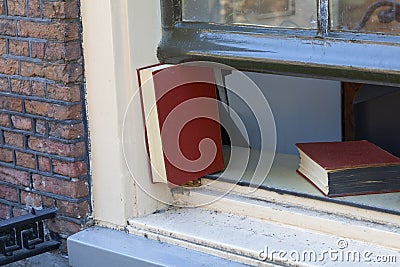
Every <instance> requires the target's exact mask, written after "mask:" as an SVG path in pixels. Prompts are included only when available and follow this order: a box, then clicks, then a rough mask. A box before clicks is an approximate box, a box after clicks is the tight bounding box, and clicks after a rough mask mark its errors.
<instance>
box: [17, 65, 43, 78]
mask: <svg viewBox="0 0 400 267" xmlns="http://www.w3.org/2000/svg"><path fill="white" fill-rule="evenodd" d="M44 68H45V65H44V63H37V62H27V61H21V75H22V76H25V77H44Z"/></svg>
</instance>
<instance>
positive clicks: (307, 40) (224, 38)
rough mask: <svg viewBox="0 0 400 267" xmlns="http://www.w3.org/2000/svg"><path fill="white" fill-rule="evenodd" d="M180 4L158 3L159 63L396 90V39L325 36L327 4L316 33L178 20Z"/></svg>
mask: <svg viewBox="0 0 400 267" xmlns="http://www.w3.org/2000/svg"><path fill="white" fill-rule="evenodd" d="M181 5H182V0H161V17H162V39H161V42H160V44H159V47H158V51H157V55H158V59H159V60H160V61H161V62H164V63H172V64H176V63H180V62H186V61H194V60H207V61H215V62H219V63H223V64H227V65H230V66H232V67H235V68H237V69H240V70H243V71H255V72H264V73H274V74H284V75H292V76H302V77H313V78H322V79H331V80H340V81H351V82H364V83H374V84H384V85H394V86H396V85H397V86H398V85H400V62H399V61H398V60H396V57H394V56H393V55H396V54H397V55H398V54H400V36H396V35H384V34H365V33H352V32H331V31H329V20H330V19H329V3H328V0H318V16H319V17H318V29H317V30H297V29H281V28H268V27H260V26H250V25H236V24H233V25H224V24H215V23H203V22H186V21H182V12H181V11H182V6H181Z"/></svg>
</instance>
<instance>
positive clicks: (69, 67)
mask: <svg viewBox="0 0 400 267" xmlns="http://www.w3.org/2000/svg"><path fill="white" fill-rule="evenodd" d="M21 75H22V76H25V77H42V78H47V79H49V80H54V81H59V82H63V83H72V82H77V81H82V79H83V69H82V65H80V64H59V63H54V64H44V63H41V62H27V61H22V62H21Z"/></svg>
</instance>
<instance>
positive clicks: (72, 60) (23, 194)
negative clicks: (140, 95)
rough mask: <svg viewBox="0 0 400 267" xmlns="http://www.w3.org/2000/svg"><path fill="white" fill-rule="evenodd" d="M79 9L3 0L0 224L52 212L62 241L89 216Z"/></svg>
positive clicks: (71, 4) (75, 1)
mask: <svg viewBox="0 0 400 267" xmlns="http://www.w3.org/2000/svg"><path fill="white" fill-rule="evenodd" d="M79 7H80V1H79V0H70V1H61V0H57V1H38V0H29V1H25V0H23V1H22V0H8V1H3V0H0V220H1V219H8V218H10V217H13V216H18V215H21V214H25V213H27V212H28V206H31V207H34V208H38V209H40V208H42V207H51V208H54V207H56V208H57V209H58V211H57V218H56V220H52V221H48V222H46V224H47V228H48V229H49V230H50V231H51V232H52V234H53V236H57V237H58V238H61V239H62V240H64V241H65V240H66V237H67V236H68V235H70V234H73V233H76V232H78V231H79V230H80V229H81V228H82V227H83V226H84V225H85V224H86V223H87V222H88V218H89V215H90V213H91V207H90V189H89V166H88V150H87V146H88V140H87V127H86V114H85V105H84V94H85V93H84V81H83V80H84V79H83V54H82V48H81V43H82V39H81V30H82V27H81V21H80V11H79ZM64 245H65V242H64ZM62 248H63V249H64V252H65V249H66V248H65V246H62Z"/></svg>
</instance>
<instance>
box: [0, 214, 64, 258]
mask: <svg viewBox="0 0 400 267" xmlns="http://www.w3.org/2000/svg"><path fill="white" fill-rule="evenodd" d="M55 215H56V210H55V209H43V210H34V209H32V213H29V214H26V215H22V216H18V217H14V218H10V219H8V220H4V221H0V265H4V264H7V263H11V262H14V261H18V260H22V259H25V258H28V257H32V256H35V255H38V254H41V253H44V252H47V251H50V250H54V249H57V248H58V247H59V246H60V242H58V241H54V240H47V238H46V235H45V233H44V224H43V221H44V220H46V219H50V218H54V217H55Z"/></svg>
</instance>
